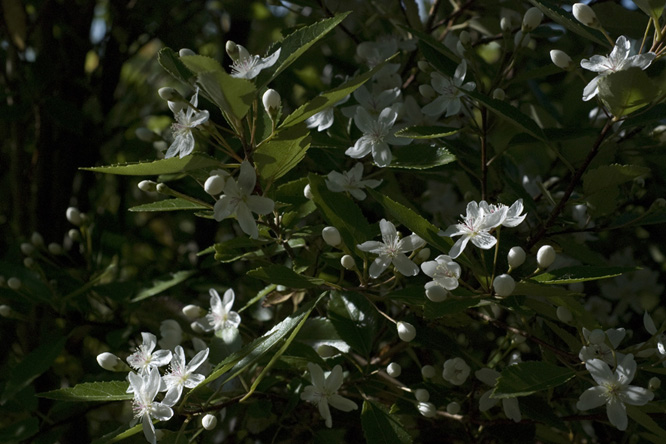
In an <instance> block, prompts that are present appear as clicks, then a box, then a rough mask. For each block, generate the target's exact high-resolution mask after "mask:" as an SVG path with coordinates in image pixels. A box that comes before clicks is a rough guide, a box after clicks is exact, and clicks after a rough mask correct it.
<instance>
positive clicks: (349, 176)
mask: <svg viewBox="0 0 666 444" xmlns="http://www.w3.org/2000/svg"><path fill="white" fill-rule="evenodd" d="M362 177H363V164H362V163H360V162H357V163H356V165H354V166H353V167H352V168H351V169H350V170H348V171H345V172H343V173H338V172H337V171H331V172H330V173H328V176H327V178H326V187H327V188H328V189H329V190H331V191H333V192H334V193H340V192H343V191H346V192H348V193H349V194H351V195H352V196H354V197H355V198H356V199H358V200H363V199H365V196H366V194H365V191H363V188H366V187H367V188H375V187H377V186H379V184H381V183H382V181H381V180H375V179H366V180H362Z"/></svg>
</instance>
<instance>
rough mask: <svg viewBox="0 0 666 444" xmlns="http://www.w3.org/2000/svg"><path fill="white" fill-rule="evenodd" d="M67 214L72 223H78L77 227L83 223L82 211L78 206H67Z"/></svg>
mask: <svg viewBox="0 0 666 444" xmlns="http://www.w3.org/2000/svg"><path fill="white" fill-rule="evenodd" d="M65 216H66V217H67V220H68V221H69V222H70V223H72V224H74V225H76V226H77V227H78V226H79V225H81V212H80V211H79V209H78V208H76V207H69V208H67V211H66V212H65Z"/></svg>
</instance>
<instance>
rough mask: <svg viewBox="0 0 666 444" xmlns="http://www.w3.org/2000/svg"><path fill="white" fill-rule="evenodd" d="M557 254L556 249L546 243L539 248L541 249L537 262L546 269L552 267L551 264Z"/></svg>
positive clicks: (538, 252)
mask: <svg viewBox="0 0 666 444" xmlns="http://www.w3.org/2000/svg"><path fill="white" fill-rule="evenodd" d="M556 255H557V253H555V249H554V248H553V247H551V246H550V245H544V246H543V247H541V248H539V251H537V264H538V265H539V268H541V269H542V270H545V269H546V268H548V267H550V265H551V264H552V263H553V262H555V256H556Z"/></svg>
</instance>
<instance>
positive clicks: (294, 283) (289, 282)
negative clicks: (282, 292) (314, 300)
mask: <svg viewBox="0 0 666 444" xmlns="http://www.w3.org/2000/svg"><path fill="white" fill-rule="evenodd" d="M247 275H248V276H250V277H253V278H257V279H261V280H262V281H264V282H267V283H269V284H275V285H284V286H285V287H288V288H315V287H319V286H320V285H322V284H324V282H325V281H324V280H322V279H319V278H314V277H310V276H303V275H302V274H298V273H296V272H295V271H294V270H292V269H291V268H287V267H285V266H284V265H276V264H274V265H268V266H266V267H260V268H256V269H254V270H250V271H248V272H247Z"/></svg>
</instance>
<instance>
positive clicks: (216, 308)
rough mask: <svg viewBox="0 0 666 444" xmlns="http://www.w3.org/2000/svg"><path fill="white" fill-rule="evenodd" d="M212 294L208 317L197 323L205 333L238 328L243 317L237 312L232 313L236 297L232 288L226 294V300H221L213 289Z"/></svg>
mask: <svg viewBox="0 0 666 444" xmlns="http://www.w3.org/2000/svg"><path fill="white" fill-rule="evenodd" d="M208 293H209V294H210V313H208V314H207V315H206V317H204V318H202V319H199V320H198V321H196V323H197V324H198V325H199V326H200V327H201V328H202V329H203V330H204V331H211V330H215V331H219V330H224V329H227V328H238V326H239V325H240V323H241V317H240V315H239V314H238V313H236V312H235V311H231V307H233V305H234V299H235V297H236V295H235V294H234V291H233V290H232V289H231V288H230V289H228V290H227V291H225V292H224V299H222V300H221V299H220V295H219V294H218V292H217V291H216V290H215V289H214V288H211V289H210V290H208Z"/></svg>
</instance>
